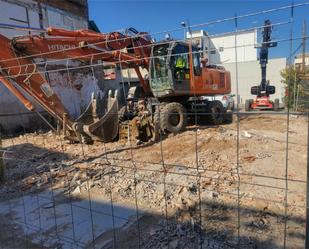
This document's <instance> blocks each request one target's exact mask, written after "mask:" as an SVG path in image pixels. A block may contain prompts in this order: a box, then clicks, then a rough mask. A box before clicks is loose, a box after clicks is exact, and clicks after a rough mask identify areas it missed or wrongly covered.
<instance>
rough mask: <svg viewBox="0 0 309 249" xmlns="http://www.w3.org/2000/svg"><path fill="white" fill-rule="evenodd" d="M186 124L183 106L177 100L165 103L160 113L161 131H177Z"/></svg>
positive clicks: (181, 129) (182, 128)
mask: <svg viewBox="0 0 309 249" xmlns="http://www.w3.org/2000/svg"><path fill="white" fill-rule="evenodd" d="M186 126H187V113H186V109H185V108H184V106H183V105H182V104H180V103H177V102H172V103H168V104H166V105H165V106H164V107H163V109H162V112H161V113H160V127H161V130H162V131H168V132H171V133H174V134H176V133H179V132H181V131H183V130H184V129H185V128H186Z"/></svg>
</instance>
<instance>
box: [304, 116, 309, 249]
mask: <svg viewBox="0 0 309 249" xmlns="http://www.w3.org/2000/svg"><path fill="white" fill-rule="evenodd" d="M307 122H308V131H307V132H308V133H307V192H306V242H305V248H309V112H308V119H307Z"/></svg>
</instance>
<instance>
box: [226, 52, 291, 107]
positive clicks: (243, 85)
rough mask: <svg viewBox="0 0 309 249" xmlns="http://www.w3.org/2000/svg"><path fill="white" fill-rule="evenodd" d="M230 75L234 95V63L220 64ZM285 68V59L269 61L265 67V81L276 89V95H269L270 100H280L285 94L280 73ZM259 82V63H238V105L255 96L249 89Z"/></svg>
mask: <svg viewBox="0 0 309 249" xmlns="http://www.w3.org/2000/svg"><path fill="white" fill-rule="evenodd" d="M222 65H223V66H224V67H225V68H226V69H227V70H229V71H230V73H231V80H232V94H236V82H237V81H236V63H224V64H222ZM285 66H286V58H277V59H270V60H269V61H268V65H267V79H268V80H270V84H271V85H274V86H275V87H276V93H275V94H274V95H271V98H272V99H275V98H279V99H280V102H282V98H283V97H284V94H285V89H284V85H283V84H282V82H281V81H282V77H281V75H280V71H281V70H283V69H284V68H285ZM260 82H261V69H260V64H259V61H247V62H239V63H238V92H239V98H240V99H239V100H240V103H242V104H244V103H245V101H246V99H252V98H254V97H255V96H253V95H251V93H250V91H251V90H250V89H251V87H252V86H255V85H259V84H260Z"/></svg>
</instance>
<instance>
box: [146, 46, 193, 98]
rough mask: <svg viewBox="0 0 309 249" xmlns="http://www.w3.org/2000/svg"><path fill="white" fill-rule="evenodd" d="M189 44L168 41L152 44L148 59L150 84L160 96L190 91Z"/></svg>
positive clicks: (176, 94) (154, 93)
mask: <svg viewBox="0 0 309 249" xmlns="http://www.w3.org/2000/svg"><path fill="white" fill-rule="evenodd" d="M189 46H190V45H189V44H187V43H184V42H169V43H167V44H160V45H155V46H153V49H152V56H151V58H152V59H151V61H150V86H151V89H152V92H153V95H154V96H156V97H158V98H162V97H167V96H179V95H182V94H184V91H185V92H186V94H187V93H188V92H189V91H190V78H191V76H190V64H191V63H190V56H189V49H190V48H189Z"/></svg>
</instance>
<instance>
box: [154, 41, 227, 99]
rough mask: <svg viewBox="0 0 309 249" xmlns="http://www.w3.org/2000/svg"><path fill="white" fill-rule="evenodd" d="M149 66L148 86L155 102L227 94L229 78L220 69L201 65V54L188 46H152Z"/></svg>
mask: <svg viewBox="0 0 309 249" xmlns="http://www.w3.org/2000/svg"><path fill="white" fill-rule="evenodd" d="M151 58H152V59H151V60H150V65H149V72H150V74H149V75H150V77H149V84H150V87H151V91H152V93H153V95H154V96H155V97H157V98H160V99H164V98H171V97H172V98H175V97H176V98H179V97H180V98H183V97H184V98H188V97H192V96H206V95H215V94H227V93H229V92H230V90H231V85H230V74H229V72H227V71H226V70H225V69H224V68H223V67H218V66H214V65H212V66H204V65H202V64H201V51H200V50H199V49H198V48H197V47H196V46H193V45H192V44H191V43H190V42H181V41H173V42H169V43H165V44H162V43H161V44H159V45H154V46H153V48H152V53H151Z"/></svg>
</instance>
